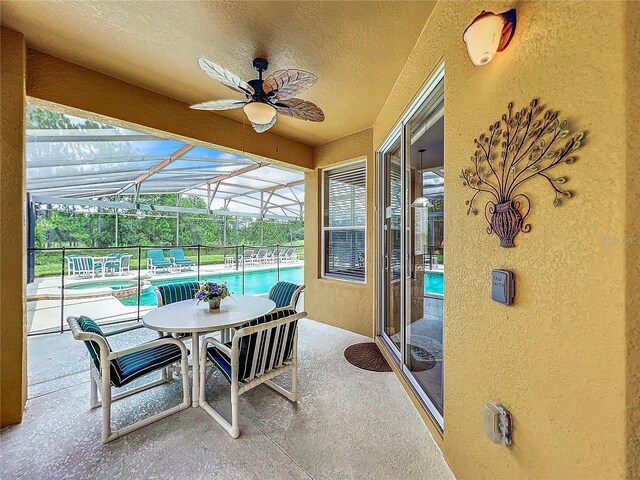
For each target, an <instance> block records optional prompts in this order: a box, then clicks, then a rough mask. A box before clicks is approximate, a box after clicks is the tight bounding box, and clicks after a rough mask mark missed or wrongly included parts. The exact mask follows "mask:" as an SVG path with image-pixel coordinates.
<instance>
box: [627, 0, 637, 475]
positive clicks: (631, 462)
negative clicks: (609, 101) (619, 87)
mask: <svg viewBox="0 0 640 480" xmlns="http://www.w3.org/2000/svg"><path fill="white" fill-rule="evenodd" d="M625 16H626V19H627V24H626V26H625V34H626V49H625V57H626V62H625V69H626V71H625V74H626V92H625V103H626V104H627V115H626V122H627V132H626V133H627V164H626V172H625V178H626V180H627V184H626V212H627V215H626V220H627V232H626V235H625V247H626V262H625V263H626V272H627V285H626V297H627V298H626V306H627V312H626V315H627V318H626V324H627V394H626V398H627V471H628V476H629V478H640V294H639V293H638V292H639V290H640V289H639V288H638V286H639V285H640V262H639V261H638V259H639V258H640V216H638V215H637V214H636V213H635V212H636V210H637V208H638V205H640V150H639V149H638V146H637V144H636V142H635V141H634V140H635V139H636V138H637V135H638V132H640V95H638V92H640V75H638V73H639V72H640V3H639V2H627V4H626V12H625Z"/></svg>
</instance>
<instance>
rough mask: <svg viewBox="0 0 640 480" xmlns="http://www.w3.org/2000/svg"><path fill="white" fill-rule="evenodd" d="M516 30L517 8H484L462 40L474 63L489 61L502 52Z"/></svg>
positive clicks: (465, 31)
mask: <svg viewBox="0 0 640 480" xmlns="http://www.w3.org/2000/svg"><path fill="white" fill-rule="evenodd" d="M515 31H516V10H515V8H512V9H511V10H509V11H507V12H503V13H493V12H485V11H484V10H483V11H482V12H481V13H480V15H478V16H477V17H476V18H474V19H473V22H471V24H470V25H469V26H468V27H467V28H465V30H464V33H463V35H462V40H463V41H464V43H466V44H467V52H469V57H471V61H472V62H473V64H474V65H484V64H486V63H489V62H490V61H491V60H492V59H493V57H494V56H495V54H496V52H501V51H502V50H504V49H505V48H507V45H509V42H510V41H511V37H513V34H514V32H515Z"/></svg>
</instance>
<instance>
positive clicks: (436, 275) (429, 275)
mask: <svg viewBox="0 0 640 480" xmlns="http://www.w3.org/2000/svg"><path fill="white" fill-rule="evenodd" d="M424 291H425V292H426V293H437V294H438V295H444V275H443V274H442V273H441V272H425V274H424Z"/></svg>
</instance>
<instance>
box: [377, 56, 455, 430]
mask: <svg viewBox="0 0 640 480" xmlns="http://www.w3.org/2000/svg"><path fill="white" fill-rule="evenodd" d="M378 172H379V177H378V178H379V184H378V189H379V190H378V191H379V192H380V195H379V197H378V198H379V199H380V200H379V201H380V203H379V217H378V218H379V226H380V228H379V232H378V245H379V247H380V248H379V252H380V253H381V255H380V260H379V262H380V263H379V265H380V269H379V272H380V273H379V277H378V278H379V295H378V318H379V323H378V325H379V327H378V334H379V336H380V338H381V340H382V342H383V345H385V347H386V348H387V350H388V351H389V352H390V353H391V354H392V356H394V357H395V358H396V360H397V363H398V366H399V367H400V368H401V369H402V373H403V375H404V376H405V378H406V379H407V380H408V381H409V383H410V384H411V385H412V387H413V389H414V391H415V392H416V394H417V395H418V397H419V398H420V399H421V400H422V402H423V404H424V405H425V407H426V408H427V410H428V411H429V412H430V414H431V416H432V417H433V419H434V420H435V422H436V423H437V424H438V425H439V426H440V427H441V428H444V417H443V415H444V338H443V331H444V328H443V326H444V316H443V301H444V265H445V257H444V248H445V243H444V68H443V67H442V68H440V69H439V71H438V72H437V73H436V75H435V76H434V78H433V79H432V80H431V82H430V83H429V85H428V86H427V88H426V89H425V91H424V92H423V94H421V96H420V99H419V101H418V102H417V104H416V105H414V106H413V107H411V108H410V109H409V112H408V114H407V116H406V117H405V119H403V121H402V122H401V124H400V125H399V126H398V127H397V129H396V130H395V131H394V133H393V134H392V135H390V136H389V138H388V140H387V141H386V142H384V144H383V146H382V147H381V150H380V152H379V154H378Z"/></svg>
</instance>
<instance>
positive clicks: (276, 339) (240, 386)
mask: <svg viewBox="0 0 640 480" xmlns="http://www.w3.org/2000/svg"><path fill="white" fill-rule="evenodd" d="M306 316H307V313H306V312H301V313H296V312H294V311H292V310H281V311H278V312H272V313H269V314H267V315H265V316H263V317H260V318H256V319H254V320H251V321H250V322H247V323H246V324H244V325H243V327H242V328H240V329H239V330H237V331H236V332H235V335H234V337H233V340H231V341H230V342H227V343H222V342H219V341H218V340H216V339H215V338H213V337H207V338H205V340H204V342H203V343H202V349H201V350H200V362H201V363H200V365H202V368H201V369H200V405H201V406H202V408H203V410H204V411H205V412H207V413H208V414H209V415H210V416H211V417H212V418H213V419H214V420H215V421H216V422H218V423H219V424H220V425H221V426H222V427H223V428H224V429H225V430H226V431H227V433H229V435H231V436H232V437H233V438H238V437H239V436H240V425H239V424H238V397H239V396H240V395H242V394H243V393H245V392H248V391H249V390H251V389H252V388H254V387H257V386H258V385H261V384H263V383H264V384H265V385H267V386H268V387H269V388H271V389H273V390H275V391H276V392H277V393H279V394H281V395H283V396H284V397H285V398H287V399H288V400H290V401H291V402H296V401H297V400H298V346H297V344H298V320H300V319H301V318H304V317H306ZM207 360H210V361H211V363H212V364H213V366H214V367H216V368H217V369H218V370H220V373H222V375H223V376H224V377H225V378H226V379H227V380H228V381H229V383H231V423H229V422H228V421H227V420H225V418H224V417H223V416H222V415H220V414H219V413H218V412H217V411H216V410H214V409H213V407H211V405H209V404H208V403H207V401H206V396H205V387H206V377H207V375H206V370H207V368H206V367H205V365H206V363H207ZM212 371H213V370H210V372H212ZM289 371H290V372H291V390H290V391H288V390H286V389H284V388H283V387H281V386H280V385H277V384H275V383H273V382H272V381H271V379H272V378H274V377H277V376H278V375H281V374H283V373H285V372H289Z"/></svg>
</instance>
